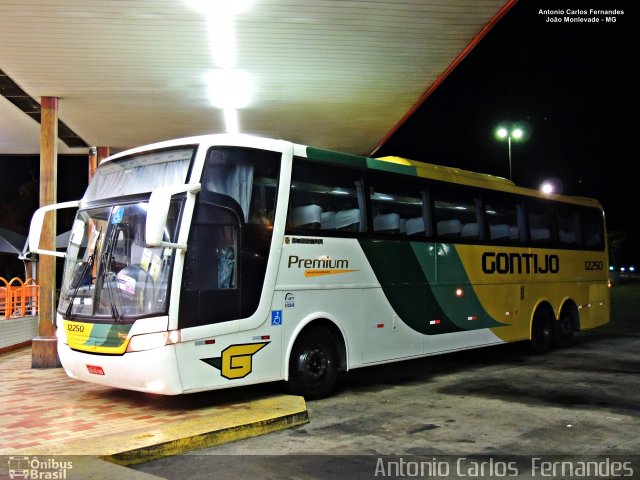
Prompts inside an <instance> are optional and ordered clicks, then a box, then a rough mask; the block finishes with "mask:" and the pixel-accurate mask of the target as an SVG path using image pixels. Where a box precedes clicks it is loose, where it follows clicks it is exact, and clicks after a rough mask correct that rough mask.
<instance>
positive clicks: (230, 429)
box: [29, 395, 309, 466]
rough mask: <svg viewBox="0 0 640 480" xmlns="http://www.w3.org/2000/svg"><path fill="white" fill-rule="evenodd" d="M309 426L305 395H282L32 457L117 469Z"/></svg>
mask: <svg viewBox="0 0 640 480" xmlns="http://www.w3.org/2000/svg"><path fill="white" fill-rule="evenodd" d="M306 423H309V416H308V413H307V408H306V403H305V401H304V399H303V398H302V397H297V396H293V395H278V396H274V397H269V398H261V399H257V400H252V401H249V402H247V403H245V404H243V403H236V404H233V405H227V406H218V407H211V412H210V414H208V415H207V416H206V417H204V419H203V417H202V416H200V417H198V418H195V419H194V418H191V419H186V420H180V419H179V418H177V419H176V420H175V421H171V422H170V423H167V424H166V425H164V426H163V427H161V428H157V429H153V430H148V431H132V432H129V433H128V434H123V433H121V432H120V433H117V434H113V435H105V436H101V437H97V438H95V437H94V438H86V439H80V440H74V441H67V442H61V443H59V444H57V445H55V446H46V447H41V448H37V449H34V451H33V452H29V454H31V455H65V456H67V455H91V456H95V457H99V458H101V459H104V460H108V461H109V462H112V463H116V464H118V465H124V466H127V465H136V464H139V463H144V462H148V461H150V460H156V459H158V458H162V457H166V456H171V455H179V454H182V453H185V452H189V451H193V450H199V449H203V448H208V447H212V446H215V445H221V444H223V443H228V442H235V441H237V440H242V439H245V438H249V437H255V436H257V435H263V434H265V433H270V432H275V431H278V430H284V429H286V428H291V427H296V426H299V425H304V424H306Z"/></svg>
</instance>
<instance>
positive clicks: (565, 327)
mask: <svg viewBox="0 0 640 480" xmlns="http://www.w3.org/2000/svg"><path fill="white" fill-rule="evenodd" d="M558 329H559V330H560V333H561V334H562V335H563V336H565V337H568V336H569V335H571V334H572V333H573V325H572V324H571V318H570V317H568V316H563V317H561V318H560V322H559V323H558Z"/></svg>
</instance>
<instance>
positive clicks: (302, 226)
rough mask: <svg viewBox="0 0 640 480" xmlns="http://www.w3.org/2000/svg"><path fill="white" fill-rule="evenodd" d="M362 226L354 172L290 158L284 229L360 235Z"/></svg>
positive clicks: (359, 193) (361, 199) (362, 212)
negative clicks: (355, 233) (345, 232)
mask: <svg viewBox="0 0 640 480" xmlns="http://www.w3.org/2000/svg"><path fill="white" fill-rule="evenodd" d="M366 225H367V222H366V217H365V209H364V195H363V192H362V181H361V175H360V173H359V172H358V171H357V170H351V169H347V168H343V167H336V166H334V165H333V164H332V165H327V164H321V163H315V162H312V161H308V160H304V159H301V158H298V157H296V158H294V164H293V172H292V176H291V195H290V198H289V210H288V216H287V229H292V230H323V231H350V232H361V231H364V230H365V229H366Z"/></svg>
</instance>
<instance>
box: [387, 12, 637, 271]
mask: <svg viewBox="0 0 640 480" xmlns="http://www.w3.org/2000/svg"><path fill="white" fill-rule="evenodd" d="M632 6H633V2H630V1H618V0H607V1H604V0H601V1H595V2H588V1H564V0H563V1H557V0H556V1H546V2H545V1H534V0H521V1H520V2H518V4H516V6H515V7H514V8H513V9H512V10H510V11H509V13H507V15H506V16H505V17H504V18H503V19H502V20H501V21H500V22H499V23H498V24H497V25H496V26H495V27H494V28H493V29H492V30H491V31H490V32H489V34H488V35H487V36H486V37H485V38H484V39H483V40H482V41H481V42H480V44H479V45H478V46H477V47H476V49H474V51H473V52H472V53H471V54H470V55H469V56H468V57H467V58H466V59H465V60H464V61H463V62H462V63H461V64H460V65H459V66H458V67H457V68H456V69H455V70H454V72H453V73H452V74H451V75H450V76H449V77H448V78H447V79H446V80H445V81H444V82H443V84H442V85H441V86H440V87H439V88H438V89H437V90H436V91H435V92H434V93H433V94H432V95H431V96H430V97H429V98H428V99H427V100H426V101H425V102H424V104H423V105H422V106H421V107H420V109H419V110H418V111H417V112H416V113H415V114H414V115H413V116H412V117H411V118H410V119H409V120H408V121H407V122H406V123H405V124H404V125H403V126H402V127H401V128H400V129H399V130H398V131H397V132H396V133H395V134H394V135H393V136H392V137H391V138H390V139H389V140H388V141H387V142H386V143H385V145H383V146H382V148H380V149H379V150H378V151H377V152H376V156H384V155H398V156H404V157H407V158H412V159H415V160H421V161H426V162H430V163H435V164H441V165H448V166H454V167H459V168H465V169H469V170H474V171H479V172H484V173H490V174H494V175H499V176H502V177H508V176H509V162H508V154H507V143H506V142H499V141H498V140H496V139H495V137H494V131H495V129H496V127H497V125H498V124H500V123H501V122H507V123H509V122H511V123H520V122H523V123H525V124H526V125H528V127H529V138H528V140H527V141H526V142H522V143H515V142H514V143H513V144H512V168H513V180H514V181H515V182H516V184H518V185H521V186H525V187H530V188H539V186H540V184H541V183H542V182H543V180H545V179H549V178H553V179H555V181H556V182H557V183H558V184H559V185H560V186H561V188H562V193H564V194H568V195H581V196H589V197H595V198H597V199H599V200H600V201H601V202H602V203H603V205H604V207H605V213H606V217H607V223H608V228H609V230H620V229H624V230H626V231H627V232H628V236H629V237H630V241H629V242H628V243H629V245H628V248H627V252H625V256H626V257H633V258H626V259H625V260H628V261H634V262H638V260H639V257H638V254H637V253H636V252H635V250H637V249H636V248H635V246H636V245H638V242H637V241H635V242H633V240H632V238H633V237H634V236H635V237H636V238H637V237H638V236H639V235H640V228H639V225H640V218H639V217H638V214H637V213H636V212H637V210H638V207H640V201H639V200H638V194H637V188H638V178H639V177H640V167H639V166H638V155H637V152H636V150H635V148H633V147H634V146H635V143H636V139H637V137H638V131H637V130H638V121H637V119H636V115H637V112H638V107H639V105H638V103H639V102H638V88H639V87H640V81H639V80H640V79H639V75H638V73H637V71H638V52H637V48H638V45H640V43H639V42H638V33H637V32H638V26H639V23H638V7H637V4H636V6H635V7H633V8H632ZM570 8H571V9H580V10H587V11H588V10H589V9H590V8H593V9H598V10H604V9H607V10H613V9H617V10H623V11H624V14H623V15H617V16H616V22H615V23H613V22H611V23H608V22H605V19H604V16H599V18H600V22H599V23H569V22H565V21H562V22H555V23H547V22H546V20H547V18H548V17H549V16H548V15H544V14H540V13H539V11H540V10H547V9H549V10H558V9H559V10H564V11H565V15H559V17H561V18H562V19H563V20H564V17H565V16H567V14H566V13H567V11H568V10H569V9H570ZM578 16H582V17H585V18H587V17H592V15H588V14H587V15H572V17H578ZM631 244H633V248H631Z"/></svg>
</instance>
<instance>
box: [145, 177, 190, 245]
mask: <svg viewBox="0 0 640 480" xmlns="http://www.w3.org/2000/svg"><path fill="white" fill-rule="evenodd" d="M199 191H200V184H199V183H189V184H185V185H177V186H169V187H160V188H156V189H155V190H154V191H153V192H151V197H150V198H149V208H148V209H147V223H146V226H145V243H146V244H147V246H149V247H171V248H178V249H183V250H184V249H186V248H187V245H186V244H185V243H171V242H165V241H163V239H164V231H165V229H166V226H167V216H168V215H169V205H170V204H171V197H172V196H173V195H176V194H178V193H184V192H189V193H190V194H192V195H195V194H196V193H197V192H199Z"/></svg>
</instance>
